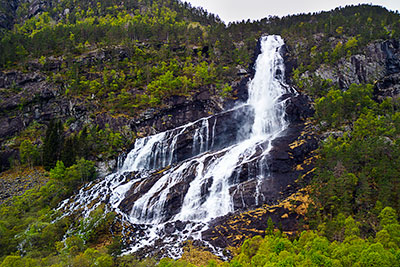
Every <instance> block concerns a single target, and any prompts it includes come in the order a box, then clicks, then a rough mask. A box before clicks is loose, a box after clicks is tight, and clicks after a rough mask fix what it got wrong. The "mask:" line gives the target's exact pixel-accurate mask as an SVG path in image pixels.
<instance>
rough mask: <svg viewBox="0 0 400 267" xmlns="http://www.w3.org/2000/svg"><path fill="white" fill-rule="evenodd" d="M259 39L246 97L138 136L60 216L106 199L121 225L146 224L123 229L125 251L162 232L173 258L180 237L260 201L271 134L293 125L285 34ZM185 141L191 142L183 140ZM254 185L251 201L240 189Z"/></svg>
mask: <svg viewBox="0 0 400 267" xmlns="http://www.w3.org/2000/svg"><path fill="white" fill-rule="evenodd" d="M260 44H261V53H260V54H259V56H258V58H257V60H256V63H255V74H254V78H253V79H252V80H251V81H250V82H249V84H248V95H249V97H248V100H247V102H246V103H241V104H237V105H236V106H235V107H234V108H232V109H230V110H227V111H225V112H222V113H221V114H216V115H212V116H209V117H205V118H202V119H200V120H197V121H194V122H191V123H188V124H186V125H183V126H180V127H177V128H175V129H172V130H168V131H165V132H161V133H158V134H156V135H152V136H148V137H145V138H140V139H137V140H136V142H135V144H134V147H133V149H132V150H131V151H130V152H129V153H128V154H127V155H126V157H125V158H124V160H123V161H122V160H120V162H119V164H118V169H117V171H116V172H114V173H112V174H110V175H108V176H106V177H105V178H103V179H98V180H96V181H93V182H91V183H89V184H87V185H85V186H84V187H83V188H81V189H80V191H79V193H77V194H76V195H74V196H72V197H71V198H69V199H66V200H64V201H63V202H62V203H61V204H60V206H59V207H58V210H60V211H62V212H63V216H69V215H71V214H73V213H74V212H79V213H81V214H83V217H85V218H86V217H89V216H90V213H91V212H92V211H94V210H95V209H96V208H97V207H99V205H101V204H102V203H103V204H105V211H106V212H109V211H114V212H116V213H117V214H118V215H120V217H121V220H122V222H123V223H124V224H130V225H138V226H140V229H142V230H143V231H141V233H140V235H139V234H138V235H136V236H128V233H127V231H125V232H124V231H123V234H124V235H126V236H125V237H124V238H125V239H127V240H129V242H128V241H127V243H129V244H130V245H129V246H128V248H127V250H126V252H134V251H137V250H140V249H142V248H143V247H145V246H151V245H152V244H154V242H155V241H156V240H158V239H160V238H161V239H163V240H164V243H165V244H167V247H168V245H169V248H170V249H168V252H167V254H168V256H170V257H173V258H176V257H178V256H179V255H180V254H181V253H182V250H181V249H180V248H179V247H178V246H177V243H179V242H177V240H178V241H182V240H185V239H188V238H191V239H201V233H202V231H204V230H205V229H207V227H208V223H209V222H211V221H212V220H214V219H216V218H218V217H220V216H224V215H227V214H229V213H232V212H235V211H237V210H241V209H243V210H244V209H246V208H249V207H252V206H259V205H261V204H263V203H264V202H265V198H266V192H267V191H268V190H265V187H266V186H267V184H268V179H269V176H270V171H269V169H268V164H267V162H268V156H269V152H270V150H271V149H272V147H273V145H272V140H274V139H275V138H277V137H279V136H280V135H282V133H283V132H284V131H285V130H286V129H287V127H288V126H289V122H288V121H287V119H286V118H285V115H286V112H285V108H286V100H285V99H284V98H283V97H282V96H283V95H285V94H291V93H292V92H291V90H290V89H289V86H288V85H287V84H286V82H285V66H284V59H283V57H282V55H281V54H282V53H281V49H282V47H283V46H284V41H283V39H282V38H281V37H280V36H276V35H270V36H265V37H262V38H261V40H260ZM232 118H236V119H237V121H234V120H232ZM232 129H234V130H232ZM182 140H189V141H190V142H186V143H185V144H186V146H185V147H183V143H184V142H183V141H182ZM183 150H184V151H185V153H183V152H181V151H183ZM250 186H251V188H253V187H254V190H252V191H253V192H252V197H251V200H248V198H246V199H245V198H244V197H243V194H244V193H243V188H245V187H250ZM176 222H180V223H181V224H182V226H181V227H178V228H180V229H179V231H178V230H176V231H177V233H176V236H178V239H176V238H175V239H172V238H170V237H169V236H168V233H166V231H165V225H167V224H171V223H175V224H176ZM174 231H175V230H174ZM167 232H168V231H167ZM169 234H171V233H169ZM168 243H170V244H168Z"/></svg>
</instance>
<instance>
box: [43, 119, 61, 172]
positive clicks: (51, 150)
mask: <svg viewBox="0 0 400 267" xmlns="http://www.w3.org/2000/svg"><path fill="white" fill-rule="evenodd" d="M63 140H64V130H63V125H62V123H61V121H54V120H52V121H50V124H49V126H48V128H47V131H46V137H45V139H44V142H43V166H44V168H45V169H46V170H50V169H51V168H53V167H54V166H55V165H56V162H57V160H59V159H61V151H62V147H63Z"/></svg>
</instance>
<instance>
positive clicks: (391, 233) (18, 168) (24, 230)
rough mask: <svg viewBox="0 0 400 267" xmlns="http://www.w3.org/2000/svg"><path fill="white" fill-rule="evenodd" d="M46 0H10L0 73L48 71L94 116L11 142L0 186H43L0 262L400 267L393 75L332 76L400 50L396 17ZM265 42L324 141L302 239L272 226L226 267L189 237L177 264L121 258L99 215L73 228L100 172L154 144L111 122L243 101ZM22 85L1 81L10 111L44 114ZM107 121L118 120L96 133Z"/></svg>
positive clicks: (111, 222) (64, 97)
mask: <svg viewBox="0 0 400 267" xmlns="http://www.w3.org/2000/svg"><path fill="white" fill-rule="evenodd" d="M36 4H37V5H36V6H34V5H33V4H32V3H31V1H25V0H21V1H8V0H1V3H0V12H1V14H2V17H1V19H2V21H1V27H2V28H1V29H0V71H1V72H2V75H3V76H5V75H7V74H9V73H17V74H16V75H20V76H21V75H22V76H23V75H27V74H29V73H34V74H35V75H39V76H40V77H42V78H41V80H40V81H41V82H42V83H43V86H49V87H51V88H53V89H52V90H53V91H54V92H55V93H54V94H55V95H56V98H57V99H59V101H61V102H65V103H76V106H77V107H79V108H80V109H81V110H78V111H76V110H74V112H75V113H78V112H81V113H84V115H82V116H81V117H79V116H73V115H71V114H72V113H71V114H70V115H66V116H63V115H60V114H61V113H62V112H61V113H54V114H55V116H52V115H49V116H47V117H45V119H26V120H25V121H24V122H25V123H24V127H22V128H21V129H18V130H15V131H11V132H5V133H3V132H1V135H0V144H1V147H0V150H1V152H2V153H3V154H4V155H7V157H8V160H7V162H4V163H3V162H2V164H1V166H0V171H2V173H1V174H0V176H1V178H0V179H2V180H5V179H6V178H7V179H11V180H13V179H16V177H26V179H35V180H40V181H42V182H41V183H39V182H37V183H36V184H34V186H31V187H29V188H24V190H19V189H18V190H17V191H19V192H20V194H19V195H17V194H13V193H12V192H11V193H10V197H6V198H4V199H3V198H2V199H1V200H2V202H0V248H1V249H0V263H1V264H0V266H155V265H158V266H400V265H399V262H400V224H399V221H398V219H399V215H400V110H399V108H400V102H399V98H398V92H397V95H396V94H393V95H382V94H380V93H379V89H380V87H379V86H380V84H382V83H384V82H385V81H386V80H383V77H378V76H376V77H372V76H371V77H365V78H363V79H359V82H358V83H351V84H348V83H346V82H343V80H340V79H339V80H333V79H331V78H329V77H328V78H327V77H325V76H326V75H325V76H324V75H322V74H321V73H324V72H323V71H324V70H326V69H333V70H335V71H337V72H338V73H339V72H340V71H342V69H343V68H344V67H346V66H347V65H346V64H347V63H346V62H350V61H351V60H352V58H354V56H358V55H364V56H365V55H367V54H368V51H370V50H368V49H369V47H371V45H374V44H376V43H379V44H381V43H384V42H385V41H392V40H395V41H394V43H395V44H396V42H397V45H398V44H399V40H400V15H399V14H398V12H392V11H388V10H386V9H385V8H383V7H379V6H372V5H358V6H346V7H341V8H336V9H335V10H332V11H329V12H319V13H313V14H301V15H293V16H286V17H282V18H279V17H267V18H265V19H262V20H259V21H253V22H251V21H250V20H248V21H242V22H235V23H230V24H228V25H225V24H224V23H223V22H222V21H221V20H220V19H219V18H218V16H216V15H213V14H210V13H208V12H207V11H205V10H203V9H201V8H193V7H191V6H190V4H187V3H182V2H181V1H178V0H129V1H124V2H122V1H118V0H102V1H93V0H84V1H75V0H60V1H43V2H40V4H38V3H36ZM265 34H278V35H281V36H282V37H283V38H284V40H285V42H286V45H287V49H288V51H289V54H290V59H291V60H292V68H291V69H289V72H288V73H289V75H290V77H288V79H289V80H290V83H291V85H292V86H293V87H294V88H295V89H296V90H298V91H299V92H300V93H302V94H306V95H307V96H308V97H309V99H310V101H311V102H312V103H313V107H314V109H315V113H314V116H313V117H312V118H309V120H310V121H311V123H312V124H313V127H314V131H315V133H316V134H317V135H319V136H321V138H320V145H319V148H318V150H317V151H316V154H317V156H316V161H315V169H314V171H313V174H312V176H311V178H310V179H309V180H305V181H301V183H302V186H303V187H304V188H306V189H307V192H308V194H309V196H310V203H309V205H308V210H307V213H306V214H305V217H304V219H303V221H302V222H301V227H300V228H299V229H298V231H297V233H295V234H292V235H287V234H286V233H283V232H282V231H281V230H280V229H279V225H278V224H274V223H273V222H272V221H270V223H269V224H268V225H265V233H264V234H263V236H255V237H253V238H250V239H248V240H246V241H245V242H244V243H243V244H242V245H241V247H238V248H232V249H231V255H232V258H231V259H230V260H228V261H222V260H221V259H219V258H218V257H216V256H214V255H212V254H211V253H210V252H208V251H204V250H202V249H201V248H198V247H195V246H193V244H191V243H190V242H188V243H187V246H186V247H185V249H184V253H183V256H182V258H181V259H178V260H172V259H168V258H164V259H162V260H161V261H160V260H159V259H156V258H144V259H143V258H137V257H136V256H135V255H129V254H128V255H121V252H122V250H123V244H122V242H121V236H119V235H117V234H113V233H112V231H110V229H112V228H113V227H115V218H116V216H117V215H116V214H115V213H113V212H109V213H105V212H104V207H102V206H100V207H98V208H97V209H96V210H95V212H93V213H92V215H91V217H90V218H86V219H84V220H81V221H80V225H79V227H78V228H77V229H75V230H74V232H72V233H71V232H70V225H72V224H73V223H74V220H75V219H76V218H71V217H62V216H61V214H60V211H58V210H56V209H55V208H56V207H57V206H58V204H59V203H60V202H61V201H62V200H64V199H65V198H67V197H69V196H71V195H72V194H74V193H75V192H76V191H77V190H78V189H79V188H80V187H81V186H82V185H83V184H84V183H86V182H89V181H93V180H95V179H96V178H97V175H98V174H97V173H96V164H97V162H100V161H110V160H112V159H115V158H117V157H118V155H119V154H120V153H122V152H123V151H125V150H126V149H128V148H129V147H130V146H131V145H132V143H133V142H134V140H135V138H137V137H139V136H143V135H146V134H148V133H142V132H133V131H131V129H130V128H129V127H127V126H126V123H113V121H114V120H115V121H119V120H120V121H122V122H126V120H128V119H137V120H138V119H139V118H141V117H142V116H143V114H146V112H147V111H148V110H153V112H157V110H163V109H168V108H170V107H171V106H173V105H174V102H173V101H171V99H173V98H174V97H182V98H184V99H186V100H191V99H194V98H196V97H197V95H198V94H199V93H201V92H204V91H207V92H208V94H209V95H211V96H210V97H211V98H215V99H216V100H215V101H217V102H219V103H225V102H227V101H231V100H235V99H236V98H237V97H238V95H237V91H236V90H235V86H237V84H238V83H239V82H240V79H241V75H239V74H240V73H239V72H240V71H241V70H242V69H245V70H246V71H247V72H250V71H249V70H248V69H247V68H248V66H249V65H250V64H251V63H253V62H252V61H253V60H254V50H255V47H256V46H257V40H258V39H259V38H260V36H262V35H265ZM397 49H398V47H397ZM393 60H394V63H393V64H392V63H390V64H391V65H390V64H389V63H387V66H389V67H392V68H391V69H390V68H389V67H387V66H386V67H387V68H389V72H387V74H388V75H392V76H390V77H391V79H392V80H391V81H392V82H393V83H394V84H396V79H395V77H396V76H393V75H397V73H398V72H400V65H399V64H400V63H396V62H398V59H396V57H395V56H394V57H393ZM396 60H397V61H396ZM396 64H397V65H396ZM321 66H322V67H321ZM393 66H394V67H393ZM396 68H397V69H396ZM345 71H346V70H344V72H345ZM238 73H239V74H238ZM388 75H386V76H388ZM3 76H2V77H3ZM386 76H385V77H386ZM7 77H8V76H7ZM30 79H31V80H32V79H34V78H30ZM35 79H36V78H35ZM397 81H399V80H397ZM29 82H30V80H29V79H28V81H27V82H26V83H28V84H29ZM24 86H25V85H24V84H23V83H16V82H15V81H12V82H8V80H7V79H4V78H2V83H1V85H0V116H1V117H3V118H7V119H8V120H11V118H19V117H23V116H25V115H24V114H26V113H33V112H34V109H32V108H31V106H34V105H36V106H37V105H39V106H40V105H44V104H42V102H43V99H44V98H43V96H42V95H40V94H39V93H38V92H37V91H35V90H34V89H32V88H31V89H29V88H28V89H27V88H26V87H24ZM397 86H398V85H397ZM29 90H30V91H29ZM15 99H16V101H17V104H15V105H13V104H12V103H11V102H12V101H15ZM10 103H11V104H10ZM70 105H72V104H70ZM221 105H222V104H221ZM104 113H107V114H108V115H107V116H109V117H107V119H105V121H106V122H105V123H103V124H102V125H99V124H97V123H96V121H97V119H98V118H99V117H101V116H103V114H104ZM25 117H26V116H25ZM1 122H2V123H3V121H1ZM0 127H2V126H1V125H0ZM10 151H11V152H10ZM10 177H11V178H10ZM3 184H4V182H3V183H2V185H3ZM23 186H25V187H27V186H26V184H23V185H22V187H23ZM26 189H28V190H26ZM7 190H12V189H7ZM11 196H13V197H11ZM56 218H57V219H56Z"/></svg>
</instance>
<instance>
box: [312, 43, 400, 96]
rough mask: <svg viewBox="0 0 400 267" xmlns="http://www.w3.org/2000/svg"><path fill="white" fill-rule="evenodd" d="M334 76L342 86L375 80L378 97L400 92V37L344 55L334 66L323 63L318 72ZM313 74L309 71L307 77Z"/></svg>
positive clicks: (326, 75)
mask: <svg viewBox="0 0 400 267" xmlns="http://www.w3.org/2000/svg"><path fill="white" fill-rule="evenodd" d="M314 74H315V75H316V76H317V77H320V78H322V79H330V80H332V81H333V82H334V83H335V84H337V85H338V86H339V87H340V88H342V89H346V88H348V87H349V86H350V84H352V83H355V84H362V83H373V84H375V89H376V91H375V93H376V95H377V97H378V98H381V97H394V98H398V97H399V96H400V88H399V81H400V46H399V40H394V39H392V40H387V41H384V42H382V41H375V42H373V43H370V44H368V45H367V46H366V47H365V49H364V50H363V51H362V53H359V54H356V55H353V56H350V57H344V58H341V59H340V60H339V61H338V62H337V63H336V64H335V65H334V66H328V65H325V64H322V65H321V66H320V67H319V68H318V69H317V70H316V71H315V73H314ZM308 76H310V73H309V72H306V73H305V74H304V77H308Z"/></svg>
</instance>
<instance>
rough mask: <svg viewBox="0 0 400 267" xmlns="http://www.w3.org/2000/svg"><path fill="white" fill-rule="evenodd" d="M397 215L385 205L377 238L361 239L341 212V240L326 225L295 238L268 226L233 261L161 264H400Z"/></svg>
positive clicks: (354, 225) (242, 266) (169, 262)
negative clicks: (332, 237)
mask: <svg viewBox="0 0 400 267" xmlns="http://www.w3.org/2000/svg"><path fill="white" fill-rule="evenodd" d="M396 217H397V216H396V212H395V211H394V210H393V209H392V208H390V207H386V208H384V209H383V210H382V211H381V212H380V215H379V218H380V224H379V225H378V228H379V231H378V233H377V234H376V237H375V238H370V239H363V238H361V237H360V229H359V224H358V223H357V222H356V221H355V220H354V219H353V218H352V217H351V216H349V217H347V218H346V217H345V216H344V215H343V214H340V216H339V217H338V220H337V221H336V223H337V228H338V229H340V231H341V233H342V235H343V238H342V241H339V242H338V241H329V239H328V238H327V237H326V236H325V233H324V229H325V228H324V225H320V226H319V227H318V230H317V231H303V232H302V233H301V234H300V235H299V237H298V238H295V239H292V238H289V237H287V236H286V235H285V234H282V233H281V232H280V231H279V230H273V228H268V229H267V230H266V235H265V237H262V236H254V237H252V238H250V239H247V240H246V241H245V242H244V243H243V245H242V246H241V250H240V251H239V253H238V255H236V256H234V258H233V259H232V260H231V261H229V262H218V261H213V260H210V261H209V262H208V263H196V262H191V261H189V260H186V261H185V260H183V258H182V259H180V260H178V261H172V260H169V259H164V260H162V261H161V262H160V264H159V265H158V266H171V267H172V266H231V267H250V266H252V267H255V266H260V267H263V266H343V267H344V266H399V262H400V247H399V246H400V224H399V223H398V221H397V219H396ZM195 258H197V257H195Z"/></svg>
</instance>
